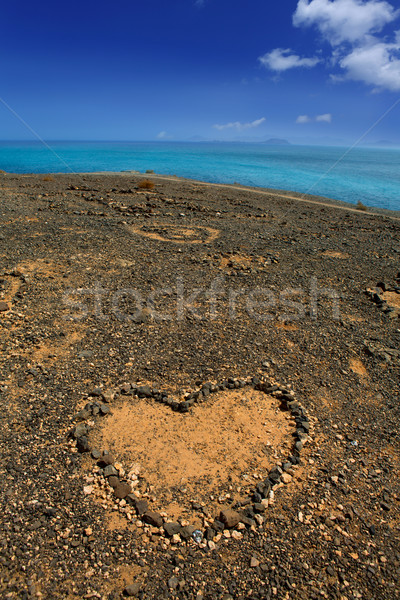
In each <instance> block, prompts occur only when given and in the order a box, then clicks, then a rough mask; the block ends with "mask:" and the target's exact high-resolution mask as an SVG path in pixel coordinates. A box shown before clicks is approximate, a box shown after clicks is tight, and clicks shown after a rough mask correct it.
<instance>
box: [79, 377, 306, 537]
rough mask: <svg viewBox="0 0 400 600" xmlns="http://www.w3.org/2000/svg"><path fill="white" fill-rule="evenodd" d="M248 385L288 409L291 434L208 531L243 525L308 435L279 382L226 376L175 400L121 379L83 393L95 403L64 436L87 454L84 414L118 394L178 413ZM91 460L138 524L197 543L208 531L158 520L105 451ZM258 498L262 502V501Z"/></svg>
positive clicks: (103, 408)
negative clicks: (285, 451)
mask: <svg viewBox="0 0 400 600" xmlns="http://www.w3.org/2000/svg"><path fill="white" fill-rule="evenodd" d="M246 387H252V388H253V389H254V390H257V391H261V392H263V393H265V394H268V395H269V396H273V397H275V398H277V399H278V400H279V401H280V403H281V405H280V408H281V409H282V410H287V411H289V412H290V413H291V416H292V417H293V418H294V420H295V423H296V430H295V433H294V444H293V448H292V453H291V454H290V456H289V457H288V458H287V459H286V460H283V461H282V462H281V463H278V464H276V465H275V466H274V467H273V468H272V469H271V470H270V471H269V473H268V475H267V477H266V478H265V479H264V481H260V482H259V483H258V484H257V485H256V487H255V488H254V489H253V490H252V496H251V502H250V503H248V502H246V504H245V505H239V506H235V507H234V508H233V509H225V510H221V512H220V514H219V515H218V517H216V518H215V521H214V523H213V524H212V525H211V529H213V528H214V529H215V533H216V534H217V533H218V532H221V531H223V530H224V529H233V528H234V527H236V526H237V525H238V524H239V523H243V524H244V525H245V526H246V527H251V526H252V525H255V520H254V518H253V517H254V516H255V515H259V514H260V513H264V512H265V510H266V503H265V501H266V500H268V498H270V497H272V496H271V494H272V495H273V493H274V489H276V486H277V485H278V484H279V483H281V478H282V475H283V474H284V473H285V471H286V470H287V469H288V467H289V468H290V467H291V466H294V465H298V464H299V463H300V454H301V452H302V450H303V446H304V443H305V442H306V441H307V440H308V439H309V436H310V420H309V417H308V415H307V413H306V410H305V408H304V407H303V406H302V405H301V404H300V403H299V402H298V400H296V397H295V394H294V392H293V390H291V389H289V387H287V386H282V385H280V384H278V383H276V382H273V381H271V380H269V379H267V378H266V377H261V378H260V377H257V376H254V377H248V378H246V379H238V378H234V377H229V378H228V379H226V380H224V381H222V382H221V383H210V382H207V383H204V384H202V385H201V386H200V387H199V389H197V390H195V391H193V392H190V393H189V394H187V395H186V397H185V399H184V400H182V401H177V400H175V399H174V398H172V397H170V395H169V394H168V393H167V392H165V391H160V390H158V389H156V388H152V387H151V386H150V385H137V384H129V383H124V384H123V385H121V386H120V387H119V388H118V389H117V390H116V393H113V392H110V391H108V392H107V391H103V390H102V389H101V388H96V389H95V390H93V391H92V392H91V393H90V394H89V396H91V397H92V398H96V397H97V398H100V399H101V400H99V401H96V400H94V401H92V402H89V403H87V404H86V406H85V408H84V409H83V410H81V411H79V412H78V413H77V414H76V415H75V420H76V421H80V422H79V423H78V424H77V425H75V426H74V427H73V428H72V429H71V430H70V432H69V434H68V436H69V438H72V439H73V440H75V442H76V447H77V450H78V452H79V453H87V452H90V451H91V450H90V445H89V431H90V430H89V426H88V424H87V423H86V422H85V421H87V420H88V419H89V418H93V417H96V416H106V415H107V414H109V413H110V412H111V409H110V406H109V404H110V403H111V402H113V400H114V399H115V398H116V397H118V396H120V395H125V396H126V395H132V396H134V397H137V398H139V399H142V398H146V399H148V400H154V401H155V402H159V403H162V404H164V405H166V406H168V407H169V408H170V409H171V410H172V411H175V412H179V413H187V412H189V411H190V409H191V408H192V407H194V405H195V404H199V403H201V402H204V401H205V400H206V399H208V398H209V396H210V395H211V394H213V393H216V392H220V391H226V390H235V389H240V388H246ZM91 455H92V458H93V459H94V460H96V461H97V464H98V466H99V467H100V469H102V474H103V477H104V479H106V480H107V481H108V483H109V485H110V486H111V487H112V488H113V490H114V495H115V496H116V498H117V499H119V500H121V499H123V500H126V501H127V502H128V503H129V504H131V505H133V507H134V509H135V511H136V514H137V516H138V518H140V519H141V520H142V521H144V523H146V524H148V525H152V526H155V527H158V528H162V529H163V533H164V534H165V535H166V536H167V537H173V536H177V534H180V537H181V538H183V539H184V540H189V539H194V540H195V541H196V542H198V543H200V542H202V541H203V539H204V537H205V535H206V534H207V536H208V533H207V532H206V531H202V530H200V529H198V528H196V527H194V526H193V525H189V526H181V525H180V524H179V523H175V522H170V521H169V522H168V521H167V522H164V519H163V517H162V516H161V514H160V513H158V512H155V511H152V510H149V508H148V505H147V502H146V501H143V500H140V499H139V498H137V497H136V496H135V495H134V494H133V492H132V489H131V488H130V486H129V484H128V482H126V481H123V480H121V479H120V477H119V473H118V471H117V470H116V469H115V467H114V464H113V463H114V461H113V459H112V457H111V455H110V454H109V453H108V452H107V451H103V452H100V451H97V450H93V451H92V454H91ZM263 501H264V502H263ZM239 508H244V511H242V512H238V510H236V509H239Z"/></svg>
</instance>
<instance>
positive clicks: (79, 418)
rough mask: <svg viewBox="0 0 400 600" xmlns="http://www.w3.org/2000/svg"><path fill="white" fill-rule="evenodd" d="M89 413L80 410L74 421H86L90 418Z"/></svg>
mask: <svg viewBox="0 0 400 600" xmlns="http://www.w3.org/2000/svg"><path fill="white" fill-rule="evenodd" d="M90 415H91V413H90V411H88V410H86V409H83V410H80V411H79V412H78V413H76V415H75V417H74V418H75V421H85V420H86V419H88V418H89V417H90Z"/></svg>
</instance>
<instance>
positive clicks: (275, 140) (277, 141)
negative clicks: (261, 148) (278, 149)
mask: <svg viewBox="0 0 400 600" xmlns="http://www.w3.org/2000/svg"><path fill="white" fill-rule="evenodd" d="M261 144H268V145H269V146H290V145H291V144H290V142H289V141H288V140H282V139H281V138H270V139H269V140H265V142H261Z"/></svg>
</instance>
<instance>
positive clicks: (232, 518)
mask: <svg viewBox="0 0 400 600" xmlns="http://www.w3.org/2000/svg"><path fill="white" fill-rule="evenodd" d="M240 518H241V517H240V514H239V513H238V512H236V511H235V510H232V509H230V508H227V509H225V510H221V512H220V515H219V520H220V521H221V522H222V523H223V524H224V525H225V527H227V529H233V527H236V525H238V524H239V523H240Z"/></svg>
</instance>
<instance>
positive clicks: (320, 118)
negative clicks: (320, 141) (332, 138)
mask: <svg viewBox="0 0 400 600" xmlns="http://www.w3.org/2000/svg"><path fill="white" fill-rule="evenodd" d="M315 120H316V121H317V123H332V115H331V114H330V113H325V114H323V115H317V116H316V117H315Z"/></svg>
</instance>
